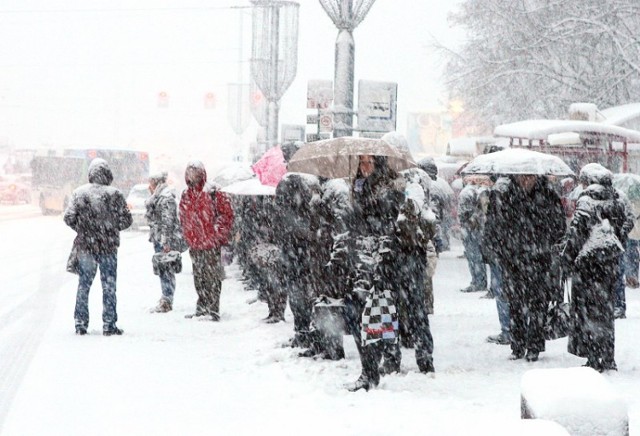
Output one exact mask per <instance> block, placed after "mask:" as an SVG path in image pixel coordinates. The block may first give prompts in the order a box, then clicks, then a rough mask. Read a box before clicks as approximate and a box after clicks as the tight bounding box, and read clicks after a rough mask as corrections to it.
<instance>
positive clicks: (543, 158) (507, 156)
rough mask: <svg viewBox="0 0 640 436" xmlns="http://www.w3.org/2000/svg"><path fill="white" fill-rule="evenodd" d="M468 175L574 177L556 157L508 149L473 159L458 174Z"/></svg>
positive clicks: (566, 166) (522, 149)
mask: <svg viewBox="0 0 640 436" xmlns="http://www.w3.org/2000/svg"><path fill="white" fill-rule="evenodd" d="M460 173H461V174H462V175H469V174H531V175H539V176H562V177H566V176H575V174H574V173H573V171H571V168H569V166H568V165H567V164H566V163H564V161H563V160H562V159H560V158H559V157H558V156H553V155H550V154H546V153H539V152H537V151H532V150H527V149H524V148H509V149H506V150H502V151H496V152H495V153H488V154H482V155H480V156H478V157H476V158H475V159H473V160H472V161H471V162H469V164H468V165H467V166H466V167H465V168H464V169H463V170H462V171H461V172H460Z"/></svg>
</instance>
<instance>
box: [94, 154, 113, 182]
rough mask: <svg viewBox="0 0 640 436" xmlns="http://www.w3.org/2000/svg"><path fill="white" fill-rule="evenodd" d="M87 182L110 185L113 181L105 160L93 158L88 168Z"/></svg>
mask: <svg viewBox="0 0 640 436" xmlns="http://www.w3.org/2000/svg"><path fill="white" fill-rule="evenodd" d="M88 175H89V183H97V184H99V185H107V186H108V185H110V184H111V182H113V173H112V172H111V168H109V164H108V163H107V161H106V160H104V159H101V158H99V157H97V158H95V159H93V160H92V161H91V163H90V164H89V169H88Z"/></svg>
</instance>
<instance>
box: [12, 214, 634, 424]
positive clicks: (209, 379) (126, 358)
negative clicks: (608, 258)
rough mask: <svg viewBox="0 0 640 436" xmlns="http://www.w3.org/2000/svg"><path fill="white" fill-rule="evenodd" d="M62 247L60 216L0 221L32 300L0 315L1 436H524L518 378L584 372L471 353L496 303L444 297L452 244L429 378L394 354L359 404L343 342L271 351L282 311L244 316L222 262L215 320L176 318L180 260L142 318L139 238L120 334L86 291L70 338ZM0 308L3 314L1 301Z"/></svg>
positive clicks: (623, 390) (483, 350)
mask: <svg viewBox="0 0 640 436" xmlns="http://www.w3.org/2000/svg"><path fill="white" fill-rule="evenodd" d="M72 238H73V232H71V231H69V230H68V229H66V228H65V227H64V224H63V223H62V221H61V219H60V217H37V218H29V219H24V220H22V221H16V220H11V221H3V222H1V223H0V240H2V241H5V243H4V244H3V245H4V246H3V249H4V250H3V253H2V257H1V258H0V261H1V262H0V263H1V264H2V266H0V268H1V270H0V275H2V281H1V282H0V283H1V285H0V287H1V288H2V293H5V292H7V291H8V290H9V289H11V292H12V293H13V294H11V295H14V297H11V298H15V299H18V298H19V296H20V293H23V294H24V295H36V296H37V297H35V298H33V300H35V301H36V302H38V303H37V304H36V303H33V306H28V305H22V306H21V311H22V312H23V313H27V314H31V315H33V316H31V317H30V318H24V320H23V322H22V323H18V324H16V323H11V322H10V320H7V318H6V315H7V313H9V311H8V309H7V308H6V307H5V308H0V326H2V327H3V329H2V331H1V332H0V335H1V336H0V337H1V338H2V339H3V341H4V342H5V344H7V343H8V344H11V343H13V344H14V345H16V342H17V339H16V338H22V336H21V334H22V333H20V332H24V331H25V330H26V331H30V332H31V331H35V332H36V333H38V332H39V333H38V334H34V335H31V336H32V337H35V338H37V340H36V341H35V342H33V345H32V346H31V347H30V348H28V350H30V351H29V353H27V354H25V356H26V357H24V358H22V360H15V356H13V355H11V354H7V353H9V352H8V351H7V350H10V349H11V348H7V347H3V348H2V349H1V350H2V351H3V353H4V355H0V357H1V358H2V359H3V360H4V361H5V364H6V362H7V359H8V360H9V361H14V360H15V362H17V363H16V365H18V364H21V365H23V367H20V368H19V370H14V372H13V373H12V374H14V375H13V376H12V377H13V378H12V380H13V385H11V386H8V385H7V384H8V383H9V381H7V380H8V377H7V376H6V374H7V372H6V370H5V371H4V372H1V371H0V383H2V384H1V385H0V389H1V390H0V396H1V395H6V394H7V392H8V393H10V395H8V396H7V397H6V398H5V399H4V402H5V404H4V407H5V408H6V410H5V413H4V415H5V416H4V423H3V426H2V434H3V435H43V434H46V435H107V434H109V435H112V434H124V435H130V434H131V435H139V434H154V435H173V434H175V435H178V434H189V435H212V434H219V435H227V434H235V435H249V434H251V435H253V434H261V435H270V434H280V435H289V434H290V435H300V434H304V435H316V434H323V435H324V434H333V435H360V434H366V435H390V434H394V435H407V434H432V435H443V434H445V435H449V434H451V435H454V434H455V435H463V434H479V435H484V434H491V435H502V434H504V435H507V434H524V432H523V431H522V428H520V426H522V424H521V423H520V422H519V417H520V382H521V378H522V375H523V374H524V373H525V372H526V371H527V370H528V369H532V368H569V367H575V366H580V365H581V364H582V363H583V359H579V358H576V357H575V356H572V355H570V354H568V353H567V352H566V351H565V350H566V339H560V340H556V341H552V342H548V343H547V351H546V352H545V353H543V354H541V359H540V361H538V362H536V363H527V362H525V361H522V360H521V361H516V362H512V361H509V360H508V356H509V354H510V350H509V347H507V346H499V345H494V344H489V343H487V342H485V338H486V336H487V335H489V334H495V333H498V331H499V328H498V321H497V315H496V309H495V301H494V300H486V299H480V298H479V297H480V294H478V293H472V294H463V293H461V292H458V289H460V288H461V287H463V286H465V285H467V284H468V282H469V274H468V271H467V267H466V262H465V260H464V259H462V258H460V257H459V255H460V254H461V253H462V249H461V247H460V245H459V244H454V247H453V248H454V250H453V251H450V252H447V253H445V254H444V255H443V256H442V258H441V260H440V263H439V265H438V270H437V273H436V277H435V312H436V313H435V315H433V316H431V318H430V319H431V328H432V333H433V336H434V340H435V355H434V360H435V366H436V373H435V375H430V376H426V375H423V374H420V373H419V372H418V371H417V366H416V363H415V360H414V357H413V351H412V350H403V362H402V366H403V371H402V373H401V374H398V375H391V376H386V377H384V378H383V379H382V382H381V384H380V386H379V387H378V389H376V390H373V391H370V392H356V393H350V392H348V391H346V390H345V389H344V388H343V386H342V385H343V383H345V382H350V381H353V380H355V379H356V378H357V377H358V375H359V370H360V365H359V361H358V358H357V352H356V349H355V345H354V344H353V340H352V339H351V337H349V336H347V337H345V344H346V353H347V357H346V359H345V360H342V361H338V362H327V361H316V360H313V359H308V358H300V357H297V353H298V352H299V351H300V350H299V349H292V348H283V347H282V346H281V345H282V344H283V342H285V341H286V339H288V338H289V337H290V336H291V334H292V330H293V323H292V319H293V318H292V316H291V313H290V312H289V311H288V310H287V322H286V323H279V324H276V325H267V324H264V323H262V322H261V319H262V318H264V317H265V316H266V315H267V309H266V305H264V304H263V303H260V302H257V303H254V304H248V301H249V300H252V299H253V298H254V297H255V296H256V292H255V291H254V290H247V289H244V287H243V284H242V283H241V282H240V281H238V278H239V275H240V271H239V270H238V269H237V267H236V266H235V265H231V266H230V267H228V268H227V275H228V278H227V280H225V282H224V284H223V292H222V302H221V308H222V310H221V311H222V320H221V322H219V323H212V322H206V321H197V320H189V319H185V318H184V315H185V314H187V313H190V312H191V311H193V309H194V306H195V300H196V295H195V291H194V289H193V283H192V278H193V277H192V274H191V265H190V260H189V259H188V256H185V259H184V266H185V268H184V270H183V273H182V274H180V275H179V276H178V284H177V291H176V301H175V305H174V311H173V312H170V313H168V314H152V313H149V308H151V307H152V306H154V305H155V303H156V301H157V299H158V298H159V296H160V286H159V281H158V279H157V277H155V276H154V275H153V274H152V268H151V254H152V253H151V252H152V249H151V244H150V243H149V242H148V241H147V240H146V235H145V234H144V233H136V232H124V233H123V238H122V239H123V240H122V246H121V250H120V257H119V270H118V313H119V319H120V320H119V322H118V324H119V326H120V327H121V328H123V329H124V330H125V334H124V336H122V337H103V336H102V334H101V333H102V332H101V326H102V325H101V289H100V286H99V283H98V280H96V282H95V283H94V287H93V289H92V293H91V302H90V313H91V317H92V318H91V324H90V326H89V327H90V334H89V335H87V336H83V337H80V336H76V335H75V334H74V325H73V307H74V301H75V288H76V276H73V275H71V274H68V273H66V272H65V271H64V262H65V261H66V256H67V254H68V249H69V248H70V246H71V241H72ZM11 262H13V263H11ZM8 265H9V266H8ZM21 265H22V267H21ZM20 268H22V269H20ZM56 280H57V281H56ZM3 298H4V299H3V300H1V301H2V304H3V305H6V304H9V303H10V302H8V301H7V297H3ZM627 299H628V309H627V316H628V318H627V319H625V320H619V321H617V324H616V327H617V332H616V334H617V341H616V345H617V350H616V358H617V363H618V367H619V371H618V372H617V373H611V374H607V375H605V377H606V379H607V380H608V381H609V382H610V383H611V384H612V385H613V387H614V389H615V390H616V391H617V392H619V393H620V394H621V395H622V396H623V398H624V399H625V400H626V402H627V404H628V407H629V415H630V421H631V434H634V433H636V432H637V431H640V424H639V423H638V421H639V420H640V394H639V392H640V377H639V376H638V375H639V374H638V370H639V368H640V351H639V350H638V349H637V343H638V341H637V332H638V331H640V290H627ZM45 303H46V304H45ZM40 330H41V332H40ZM20 342H21V343H22V339H20ZM14 348H15V347H14ZM0 365H1V364H0ZM5 366H6V365H5ZM14 366H15V365H14ZM0 369H2V368H0ZM3 374H5V376H4V379H3V378H2V375H3ZM7 386H8V387H7ZM2 407H3V399H2V398H0V412H2ZM0 418H2V415H0ZM0 423H1V421H0ZM518 429H519V430H518Z"/></svg>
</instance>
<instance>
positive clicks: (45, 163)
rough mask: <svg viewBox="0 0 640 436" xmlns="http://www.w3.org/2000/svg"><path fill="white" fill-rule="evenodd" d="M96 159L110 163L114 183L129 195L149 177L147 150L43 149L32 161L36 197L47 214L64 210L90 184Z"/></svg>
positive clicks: (43, 212)
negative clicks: (81, 187)
mask: <svg viewBox="0 0 640 436" xmlns="http://www.w3.org/2000/svg"><path fill="white" fill-rule="evenodd" d="M95 158H102V159H104V160H106V161H107V162H108V163H109V166H110V167H111V171H112V172H113V183H112V186H114V187H116V188H118V189H120V190H121V191H122V193H123V194H124V196H125V197H126V196H127V194H128V193H129V190H130V189H131V187H132V186H133V185H136V184H138V183H143V182H146V181H147V179H148V178H149V154H148V153H147V152H144V151H131V150H119V149H96V148H91V149H89V148H86V149H77V148H73V149H72V148H67V149H56V150H54V149H51V150H39V151H37V152H36V153H35V155H34V157H33V159H32V161H31V173H32V193H33V194H32V198H33V200H34V201H37V202H38V205H39V206H40V210H41V211H42V214H43V215H50V214H55V213H60V212H62V211H64V210H65V209H66V207H67V205H68V204H69V200H70V199H71V193H72V192H73V190H74V189H76V188H77V187H78V186H80V185H83V184H85V183H88V169H89V164H90V163H91V161H92V160H93V159H95Z"/></svg>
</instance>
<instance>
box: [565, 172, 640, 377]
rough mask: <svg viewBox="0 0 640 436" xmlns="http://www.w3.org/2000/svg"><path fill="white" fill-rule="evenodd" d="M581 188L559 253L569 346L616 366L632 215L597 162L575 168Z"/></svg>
mask: <svg viewBox="0 0 640 436" xmlns="http://www.w3.org/2000/svg"><path fill="white" fill-rule="evenodd" d="M580 181H581V183H582V185H583V186H584V190H583V191H582V193H581V194H580V197H579V198H578V201H577V204H576V210H575V213H574V214H573V219H572V220H571V224H570V225H569V229H568V231H567V234H566V237H565V243H564V249H563V258H564V260H565V262H566V263H567V264H568V265H569V269H570V270H571V271H572V272H573V274H572V278H573V280H572V288H571V321H572V329H571V332H570V333H569V342H568V350H569V352H570V353H571V354H575V355H576V356H580V357H586V358H587V363H586V365H585V366H588V367H591V368H593V369H595V370H597V371H600V372H602V371H606V370H616V369H617V366H616V362H615V317H614V302H615V286H616V282H617V279H618V274H619V273H620V268H619V264H620V257H621V256H622V254H623V252H624V249H623V247H624V246H625V242H626V240H627V235H628V234H629V232H630V231H631V229H632V228H633V224H634V217H633V214H632V213H631V210H630V208H629V207H628V206H627V203H626V202H625V199H624V197H623V194H621V193H620V192H618V191H617V190H615V189H614V188H613V186H612V174H611V172H610V171H609V170H607V169H606V168H604V167H602V166H601V165H599V164H589V165H586V166H585V167H584V168H583V169H582V170H581V172H580Z"/></svg>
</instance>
